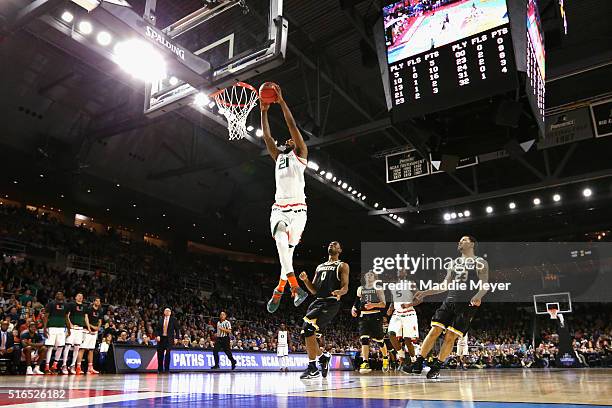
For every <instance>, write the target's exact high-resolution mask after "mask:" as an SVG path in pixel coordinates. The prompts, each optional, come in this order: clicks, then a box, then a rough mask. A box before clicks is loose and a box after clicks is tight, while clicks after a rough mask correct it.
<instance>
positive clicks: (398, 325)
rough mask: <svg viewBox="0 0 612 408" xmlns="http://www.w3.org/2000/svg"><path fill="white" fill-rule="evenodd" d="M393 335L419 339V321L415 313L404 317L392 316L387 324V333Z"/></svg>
mask: <svg viewBox="0 0 612 408" xmlns="http://www.w3.org/2000/svg"><path fill="white" fill-rule="evenodd" d="M391 332H393V333H395V336H396V337H403V338H407V339H418V338H419V320H418V319H417V315H416V312H415V313H410V314H408V315H405V316H399V315H395V314H394V315H393V316H391V321H390V322H389V333H391Z"/></svg>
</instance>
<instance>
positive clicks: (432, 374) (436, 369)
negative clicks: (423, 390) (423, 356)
mask: <svg viewBox="0 0 612 408" xmlns="http://www.w3.org/2000/svg"><path fill="white" fill-rule="evenodd" d="M430 367H431V369H430V370H429V372H428V373H427V379H429V380H433V379H436V378H438V376H439V375H440V368H441V367H442V362H441V361H440V360H438V359H437V358H436V359H435V360H434V361H433V363H432V364H431V366H430Z"/></svg>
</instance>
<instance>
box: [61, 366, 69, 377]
mask: <svg viewBox="0 0 612 408" xmlns="http://www.w3.org/2000/svg"><path fill="white" fill-rule="evenodd" d="M62 374H64V375H68V374H69V373H68V367H66V366H62Z"/></svg>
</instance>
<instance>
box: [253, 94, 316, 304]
mask: <svg viewBox="0 0 612 408" xmlns="http://www.w3.org/2000/svg"><path fill="white" fill-rule="evenodd" d="M273 88H274V90H275V91H276V95H277V98H278V99H277V102H276V103H278V104H279V105H280V106H281V108H282V110H283V115H284V116H285V121H286V122H287V127H288V128H289V133H290V134H291V137H290V138H289V139H288V140H287V142H286V143H285V148H284V149H283V150H282V151H281V150H279V148H278V147H276V142H275V141H274V139H272V135H271V133H270V125H269V123H268V109H269V108H270V104H267V103H264V102H263V101H260V107H261V128H262V129H263V138H264V141H265V143H266V148H267V149H268V153H270V157H272V160H274V162H275V163H276V164H275V166H274V168H275V170H274V171H275V179H276V195H275V197H274V199H275V200H274V205H273V206H272V211H271V214H270V229H271V231H272V236H273V237H274V240H275V241H276V249H277V250H278V258H279V260H280V264H281V276H280V279H279V281H278V285H277V287H276V288H275V289H274V293H273V295H272V298H271V299H270V300H269V301H268V306H267V308H268V312H270V313H274V312H276V310H277V309H278V306H279V304H280V299H281V296H282V295H283V292H284V290H285V285H286V284H287V281H289V285H290V286H291V296H292V297H293V303H294V304H295V306H296V307H297V306H299V305H300V304H302V302H304V300H306V298H307V297H308V294H307V293H306V291H304V290H303V289H301V288H300V285H299V283H298V281H297V279H296V277H295V273H294V271H293V251H294V250H295V247H296V246H297V244H298V243H299V242H300V238H301V236H302V232H303V231H304V228H305V227H306V195H305V194H304V186H305V182H304V170H306V165H307V158H308V148H307V147H306V143H304V139H303V138H302V135H301V134H300V131H299V130H298V128H297V125H296V123H295V120H294V119H293V115H292V114H291V111H290V110H289V107H288V106H287V103H286V102H285V100H284V99H283V95H282V93H281V89H280V87H279V86H278V85H276V84H274V85H273Z"/></svg>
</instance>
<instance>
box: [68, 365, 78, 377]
mask: <svg viewBox="0 0 612 408" xmlns="http://www.w3.org/2000/svg"><path fill="white" fill-rule="evenodd" d="M68 371H70V374H72V375H76V373H77V372H76V370H75V368H74V366H70V368H69V369H68Z"/></svg>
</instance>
